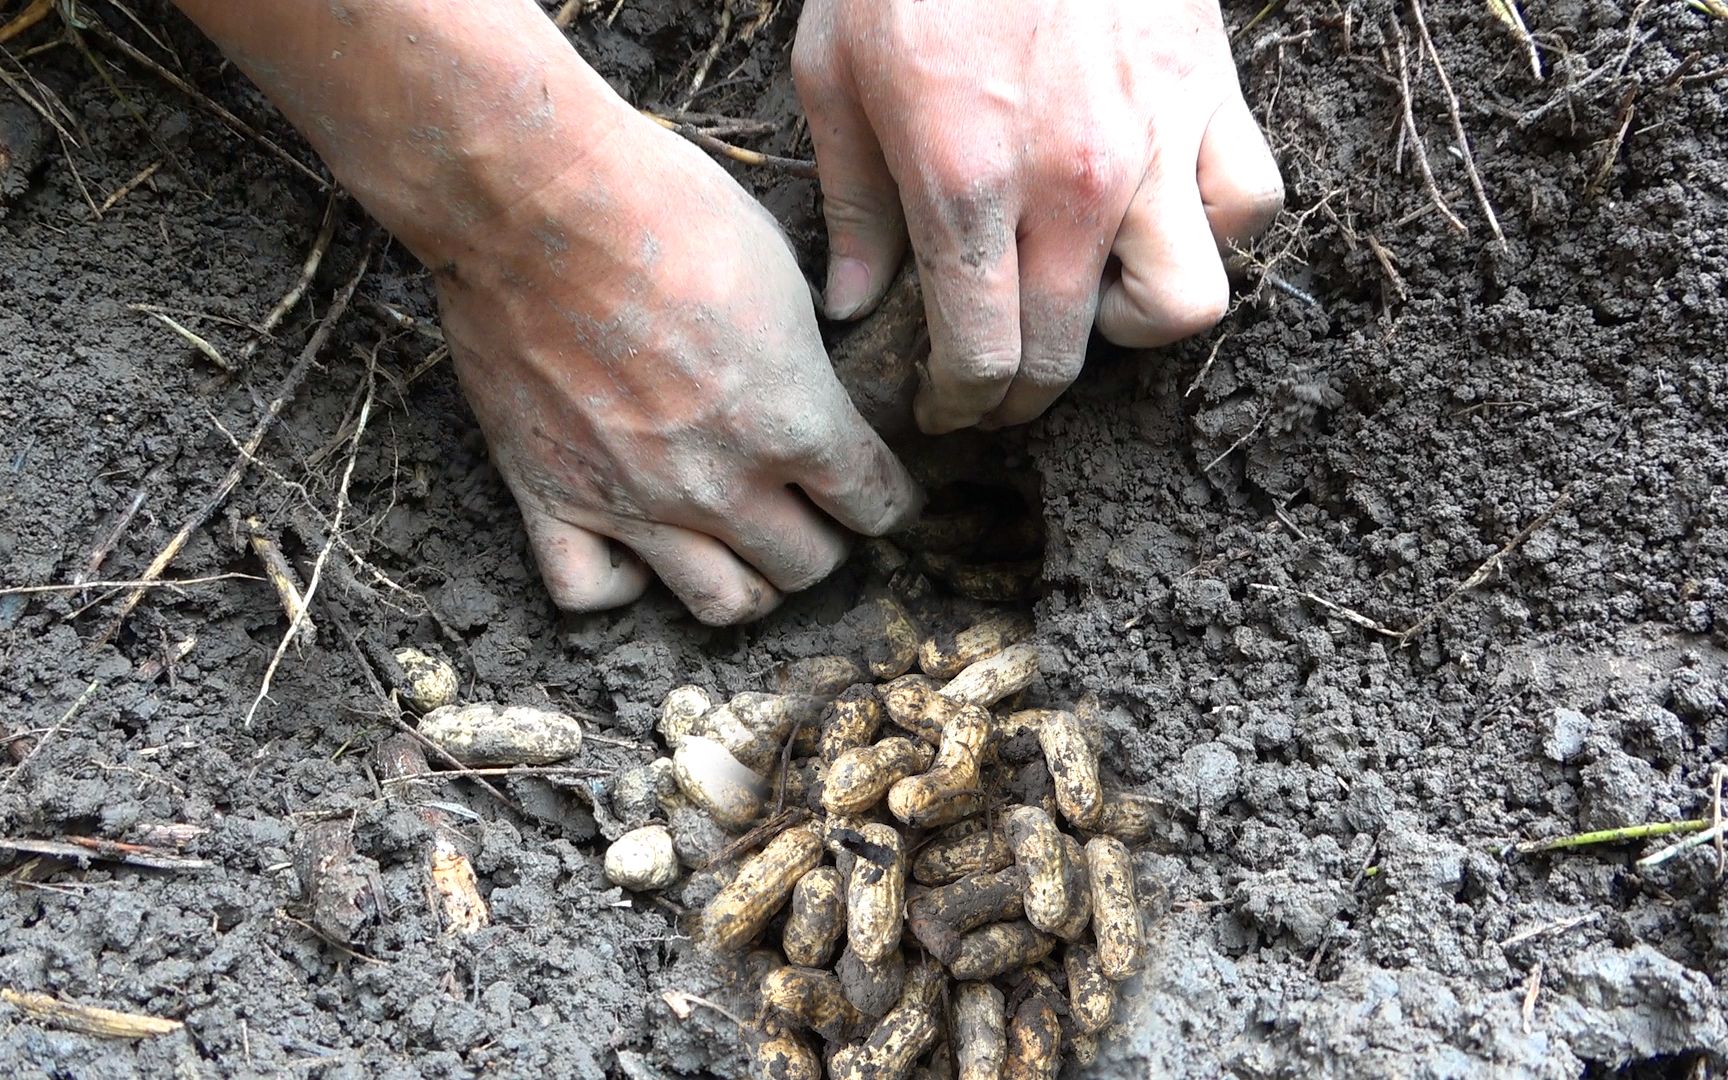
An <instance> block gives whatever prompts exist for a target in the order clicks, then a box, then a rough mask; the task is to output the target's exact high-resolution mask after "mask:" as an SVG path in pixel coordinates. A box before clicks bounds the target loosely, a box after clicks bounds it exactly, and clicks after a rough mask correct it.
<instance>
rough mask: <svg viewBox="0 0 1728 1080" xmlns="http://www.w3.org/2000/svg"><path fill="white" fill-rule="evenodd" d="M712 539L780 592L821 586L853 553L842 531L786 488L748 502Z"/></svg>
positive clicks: (798, 495)
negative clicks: (724, 543) (723, 544)
mask: <svg viewBox="0 0 1728 1080" xmlns="http://www.w3.org/2000/svg"><path fill="white" fill-rule="evenodd" d="M715 535H716V536H718V537H719V538H720V539H722V540H724V541H725V542H726V544H727V546H728V547H730V548H731V549H732V550H733V551H735V552H737V553H738V554H739V555H740V556H741V557H743V559H744V561H745V562H747V563H749V564H750V565H751V566H753V567H755V568H756V569H757V570H758V571H759V572H760V573H761V574H762V576H763V577H765V578H767V579H768V581H769V582H770V583H771V584H773V585H774V587H775V588H777V589H780V590H781V591H782V592H797V591H798V590H800V589H807V588H809V587H810V586H812V585H814V584H816V583H817V582H818V581H821V580H822V579H823V578H825V577H827V576H828V575H829V574H831V573H833V572H834V568H835V567H837V566H839V565H840V564H841V563H843V562H845V561H846V554H847V552H848V551H849V550H850V548H851V541H850V540H849V539H848V538H847V536H846V533H845V531H844V530H842V529H841V528H840V527H839V526H837V525H835V524H834V522H833V521H831V520H829V519H828V518H827V517H825V516H823V514H822V513H821V512H819V511H818V510H817V509H816V508H815V507H813V506H811V505H810V504H809V502H807V501H806V500H805V499H804V496H803V495H800V494H799V493H798V492H796V491H793V490H791V489H790V488H781V489H778V490H777V491H773V492H769V493H765V496H764V497H762V498H759V499H755V500H752V502H751V503H750V505H749V506H748V507H745V508H743V512H741V513H738V514H733V515H731V516H730V517H729V518H728V519H727V520H726V521H725V522H724V524H723V525H722V526H721V527H720V528H719V529H717V530H715Z"/></svg>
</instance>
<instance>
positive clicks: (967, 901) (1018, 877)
mask: <svg viewBox="0 0 1728 1080" xmlns="http://www.w3.org/2000/svg"><path fill="white" fill-rule="evenodd" d="M1025 889H1026V873H1025V871H1023V870H1021V869H1020V868H1019V867H1017V866H1010V867H1007V868H1006V869H1003V870H997V871H994V872H992V873H984V874H969V875H967V876H966V877H963V878H961V879H960V880H959V881H956V882H954V883H952V884H949V885H944V886H942V887H941V888H938V889H931V890H930V891H929V892H927V893H925V894H924V895H923V896H920V897H918V898H917V899H915V900H913V901H912V902H911V903H909V904H907V905H906V928H907V929H908V930H910V931H912V935H913V936H914V937H916V938H917V939H918V942H919V944H921V945H923V946H924V948H925V950H926V951H928V952H929V953H930V955H931V956H934V957H935V958H936V959H937V960H939V961H941V962H942V963H944V964H951V963H953V962H954V958H955V957H956V956H958V955H959V953H960V944H961V941H962V940H963V938H964V935H965V934H966V933H967V932H969V931H972V930H976V929H977V928H978V927H980V926H984V925H985V924H987V923H993V922H1004V921H1006V920H1010V919H1018V918H1020V917H1022V915H1023V914H1024V910H1025V909H1024V906H1023V905H1024V901H1023V899H1022V896H1023V894H1024V892H1025Z"/></svg>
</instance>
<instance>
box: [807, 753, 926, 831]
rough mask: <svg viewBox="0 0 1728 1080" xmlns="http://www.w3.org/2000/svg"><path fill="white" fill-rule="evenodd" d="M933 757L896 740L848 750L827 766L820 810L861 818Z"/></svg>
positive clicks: (923, 768)
mask: <svg viewBox="0 0 1728 1080" xmlns="http://www.w3.org/2000/svg"><path fill="white" fill-rule="evenodd" d="M934 756H935V755H934V754H933V753H932V751H931V750H930V748H929V747H928V746H925V745H924V744H922V743H919V742H915V741H913V740H911V739H905V738H901V737H899V736H895V737H894V738H890V739H883V740H882V741H881V742H879V743H876V744H874V745H871V746H858V747H854V748H852V749H851V750H847V751H846V752H845V753H843V754H841V755H840V756H839V757H837V758H835V759H834V763H833V764H832V765H830V766H828V776H827V778H826V779H825V780H824V781H823V785H822V806H823V808H824V809H826V810H827V811H828V812H829V813H830V814H861V813H863V812H864V811H866V810H868V809H870V808H871V807H872V806H875V805H876V804H877V803H879V802H881V801H882V797H883V796H884V795H886V794H887V793H888V789H889V788H890V787H892V786H893V785H894V784H895V783H896V782H897V781H899V780H903V779H905V778H906V777H908V776H911V775H912V774H913V773H919V772H923V771H924V770H925V769H927V768H929V767H930V761H931V759H932V758H933V757H934Z"/></svg>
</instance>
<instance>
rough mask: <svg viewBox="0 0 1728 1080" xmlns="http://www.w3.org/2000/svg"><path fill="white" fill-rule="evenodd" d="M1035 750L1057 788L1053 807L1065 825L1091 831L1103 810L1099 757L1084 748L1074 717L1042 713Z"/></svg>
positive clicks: (1047, 711)
mask: <svg viewBox="0 0 1728 1080" xmlns="http://www.w3.org/2000/svg"><path fill="white" fill-rule="evenodd" d="M1043 714H1044V717H1043V722H1042V723H1041V724H1039V726H1038V746H1039V748H1040V749H1042V750H1043V751H1044V764H1045V766H1046V767H1048V768H1049V770H1050V780H1051V782H1052V783H1053V784H1054V785H1055V786H1056V806H1057V807H1058V808H1059V809H1060V810H1061V811H1062V816H1063V817H1064V818H1065V819H1067V821H1068V824H1070V825H1073V826H1074V827H1075V828H1079V829H1091V828H1094V827H1095V826H1096V825H1097V824H1098V818H1099V816H1100V815H1101V814H1102V813H1103V810H1104V790H1103V788H1101V787H1099V785H1098V755H1097V754H1095V753H1093V752H1092V748H1091V747H1090V746H1089V745H1087V742H1086V736H1085V735H1084V734H1083V733H1082V732H1081V730H1080V723H1079V721H1078V720H1076V719H1075V718H1074V714H1073V713H1070V712H1064V711H1062V710H1061V709H1046V710H1043Z"/></svg>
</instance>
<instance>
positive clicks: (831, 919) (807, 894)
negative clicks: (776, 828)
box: [780, 866, 846, 967]
mask: <svg viewBox="0 0 1728 1080" xmlns="http://www.w3.org/2000/svg"><path fill="white" fill-rule="evenodd" d="M845 929H846V889H845V882H844V881H843V880H842V879H841V877H840V871H838V870H836V869H835V868H834V867H832V866H818V867H817V868H816V869H814V870H812V871H810V872H809V873H807V874H805V875H804V876H803V877H801V878H799V879H798V884H796V885H794V886H793V887H792V910H791V912H790V913H789V914H788V915H787V916H786V926H785V928H784V929H782V930H781V931H780V947H781V949H782V950H784V951H785V953H786V959H787V960H788V961H790V962H791V963H794V964H798V965H800V966H803V967H822V966H823V965H825V964H827V963H828V961H829V960H830V959H831V958H832V957H833V955H834V946H835V945H836V944H837V943H838V942H839V940H840V934H841V931H843V930H845Z"/></svg>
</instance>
